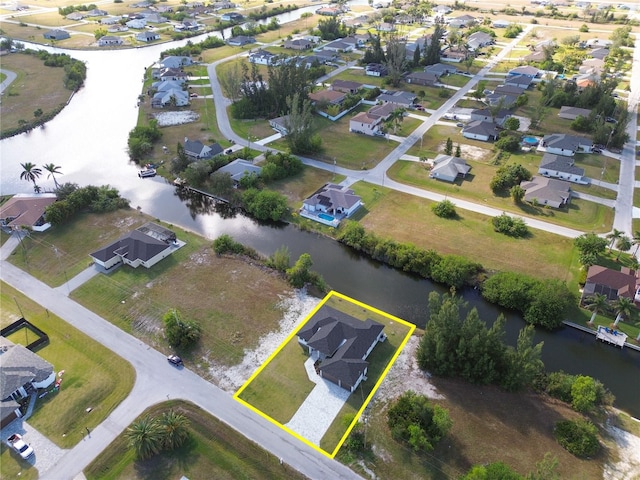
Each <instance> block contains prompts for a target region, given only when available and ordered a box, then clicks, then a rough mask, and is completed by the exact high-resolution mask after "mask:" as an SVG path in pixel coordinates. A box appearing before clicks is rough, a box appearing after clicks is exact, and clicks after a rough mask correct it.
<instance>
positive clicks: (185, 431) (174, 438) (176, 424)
mask: <svg viewBox="0 0 640 480" xmlns="http://www.w3.org/2000/svg"><path fill="white" fill-rule="evenodd" d="M160 425H161V426H162V430H163V444H164V447H165V448H166V449H168V450H173V449H174V448H178V447H180V446H182V445H183V444H184V442H186V441H187V439H188V438H189V419H187V417H185V416H184V415H182V414H180V413H176V412H174V411H173V410H169V411H168V412H165V413H163V414H162V417H161V418H160Z"/></svg>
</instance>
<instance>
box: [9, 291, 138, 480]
mask: <svg viewBox="0 0 640 480" xmlns="http://www.w3.org/2000/svg"><path fill="white" fill-rule="evenodd" d="M1 285H2V293H1V295H0V300H1V304H0V305H1V307H2V308H1V312H2V313H1V314H0V326H1V327H6V326H7V325H9V324H11V323H12V322H14V321H16V320H17V319H18V318H20V316H21V312H20V309H19V308H18V305H19V306H20V308H21V309H22V313H24V315H25V318H26V319H27V320H29V321H30V322H31V323H33V324H34V325H36V326H37V327H38V328H40V329H42V330H43V331H44V332H45V333H47V334H48V335H49V340H50V341H49V343H48V344H46V345H45V346H43V347H41V348H40V349H38V351H37V354H38V355H40V356H41V357H42V358H44V359H45V360H47V361H48V362H49V363H51V364H52V365H53V367H54V369H55V371H56V372H58V371H60V370H64V372H65V373H64V376H63V382H62V387H61V389H60V391H59V392H58V393H51V394H49V395H47V396H46V397H44V398H42V399H39V400H38V401H37V403H36V409H35V411H34V413H33V416H32V417H31V418H30V419H29V423H30V424H31V425H32V426H33V427H35V428H36V429H38V431H40V432H41V433H42V434H44V435H45V436H46V437H47V438H49V439H50V440H51V441H53V442H55V443H56V444H57V445H59V446H60V447H63V448H70V447H72V446H74V445H75V444H76V443H78V442H79V441H80V440H82V438H83V432H84V429H85V428H86V427H89V428H91V429H93V428H94V427H96V426H97V425H99V424H100V423H101V422H102V421H103V420H104V419H105V418H106V417H107V416H108V415H109V414H110V413H111V412H112V411H113V409H114V408H116V406H117V405H118V404H119V403H120V402H121V401H122V400H124V398H125V397H126V396H127V395H128V394H129V392H130V391H131V388H132V387H133V382H134V380H135V371H134V370H133V368H132V367H131V365H130V364H129V363H128V362H126V361H125V360H123V359H122V358H120V357H118V356H117V355H115V354H114V353H113V352H111V351H110V350H108V349H107V348H105V347H103V346H102V345H100V344H99V343H98V342H96V341H95V340H92V339H91V338H89V337H88V336H87V335H85V334H84V333H81V332H80V331H79V330H76V329H75V328H73V327H71V326H70V325H69V324H67V323H66V322H64V321H63V320H62V319H60V318H58V317H57V316H55V315H53V314H52V313H50V312H49V311H48V310H45V309H44V308H42V307H41V306H40V305H38V304H36V303H35V302H33V301H32V300H30V299H29V298H27V297H25V296H24V295H22V294H21V293H20V292H18V291H17V290H14V289H13V288H12V287H10V286H9V285H7V284H5V283H2V284H1ZM22 338H23V339H25V341H24V342H21V343H22V344H23V345H24V344H25V343H26V338H25V337H22ZM18 340H20V336H18V338H15V336H14V337H13V338H12V341H14V342H16V343H17V342H18ZM33 340H34V338H33V337H32V338H30V339H29V341H33ZM87 407H91V408H92V410H91V413H86V412H85V409H86V408H87ZM2 464H3V466H2V469H3V470H4V462H2ZM3 476H4V473H3ZM5 478H9V477H5Z"/></svg>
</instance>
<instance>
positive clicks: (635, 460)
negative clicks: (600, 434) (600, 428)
mask: <svg viewBox="0 0 640 480" xmlns="http://www.w3.org/2000/svg"><path fill="white" fill-rule="evenodd" d="M606 430H607V433H608V434H609V435H611V437H612V438H613V440H614V441H615V442H616V445H617V447H618V456H619V458H620V460H619V461H617V462H610V463H607V464H606V465H605V466H604V475H603V477H604V478H606V479H615V480H634V479H636V480H637V479H638V478H640V437H636V436H635V435H632V434H630V433H629V432H625V431H624V430H621V429H619V428H618V427H615V426H613V425H607V427H606Z"/></svg>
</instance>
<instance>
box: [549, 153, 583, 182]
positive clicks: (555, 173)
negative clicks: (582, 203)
mask: <svg viewBox="0 0 640 480" xmlns="http://www.w3.org/2000/svg"><path fill="white" fill-rule="evenodd" d="M538 173H539V174H540V175H543V176H545V177H554V178H559V179H560V180H568V181H569V182H574V183H582V184H587V183H589V181H588V180H587V179H586V178H585V177H584V168H580V167H576V165H575V162H574V161H573V157H565V156H563V155H555V154H553V153H545V154H544V155H543V156H542V160H540V167H538Z"/></svg>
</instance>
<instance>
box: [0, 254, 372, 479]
mask: <svg viewBox="0 0 640 480" xmlns="http://www.w3.org/2000/svg"><path fill="white" fill-rule="evenodd" d="M0 271H1V272H2V280H3V281H5V282H7V283H8V284H9V285H12V286H13V287H15V288H16V289H18V290H19V291H21V292H22V293H24V294H25V295H27V296H28V297H29V298H31V299H33V300H34V301H35V302H37V303H39V304H40V305H42V306H43V307H44V308H47V309H49V311H51V312H53V313H54V314H56V315H58V316H59V317H60V318H62V319H64V320H65V321H67V322H68V323H69V324H71V325H73V326H74V327H76V328H78V329H79V330H81V331H83V332H84V333H85V334H87V335H89V336H90V337H91V338H93V339H95V340H97V341H98V342H100V343H102V344H103V345H105V346H106V347H107V348H109V349H111V350H112V351H113V352H115V353H116V354H118V355H120V356H121V357H123V358H125V359H127V360H128V361H129V362H130V363H131V364H132V365H133V367H134V368H135V370H136V381H135V385H134V387H133V390H132V391H131V393H130V395H129V396H128V397H127V398H126V399H125V400H124V401H123V402H122V403H121V404H120V405H119V406H118V407H117V408H116V409H115V410H114V411H113V412H112V414H111V415H110V416H109V417H108V418H107V419H106V420H105V421H104V422H103V423H102V424H100V425H99V426H98V427H97V428H95V430H93V431H92V432H91V438H90V439H88V440H86V441H84V442H80V443H79V444H78V445H76V446H75V447H74V448H73V449H71V450H69V451H68V452H67V453H66V454H65V455H64V456H63V457H62V459H61V460H60V461H59V462H58V463H57V464H55V466H53V467H52V468H51V469H49V470H48V471H47V472H41V475H40V478H41V479H43V480H46V479H52V480H59V479H71V478H74V477H75V476H76V475H77V474H78V473H79V472H81V471H82V470H83V469H84V468H85V467H86V466H87V465H88V464H89V463H90V462H91V460H93V459H94V458H95V457H96V456H97V455H98V454H99V453H100V452H101V451H102V450H104V449H105V448H106V447H107V445H109V443H111V441H113V440H114V439H115V438H116V437H117V436H118V435H120V434H121V432H122V431H124V429H125V428H126V427H127V426H128V425H129V424H130V423H131V422H132V421H133V420H134V419H135V418H136V417H137V416H138V415H139V414H140V413H142V411H143V410H144V409H145V408H147V407H148V406H150V405H153V404H155V403H159V402H162V401H164V400H166V399H167V398H168V396H169V397H170V398H183V399H185V400H189V401H191V402H193V403H195V404H196V405H198V406H200V407H201V408H203V409H204V410H205V411H207V412H209V413H210V414H212V415H214V416H216V417H217V418H219V419H220V420H221V421H223V422H225V423H226V424H228V425H230V426H231V427H233V428H234V429H236V430H238V431H239V432H242V434H243V435H244V436H246V437H247V438H249V439H250V440H253V441H254V442H256V443H257V444H258V445H260V446H261V447H262V448H264V449H266V450H268V451H270V452H271V453H273V454H274V455H276V456H277V457H279V458H282V459H283V461H284V462H285V463H287V464H289V465H291V466H292V467H293V468H295V469H296V470H298V471H300V472H302V473H303V474H304V475H307V476H308V477H309V478H313V479H321V478H331V479H333V478H353V479H359V478H360V477H359V476H358V475H357V474H355V473H354V472H353V471H352V470H350V469H349V468H347V467H345V466H344V465H342V464H340V463H338V462H336V461H334V460H330V459H329V458H327V457H325V456H323V455H321V454H319V453H318V452H316V451H315V450H313V449H312V448H311V447H309V446H307V445H305V444H304V443H302V442H300V441H299V440H297V439H296V438H295V437H293V436H291V435H290V434H288V433H287V432H285V431H284V430H282V429H280V428H279V427H277V426H275V425H273V424H272V423H270V422H268V421H267V420H265V419H263V418H262V417H260V416H259V415H257V414H255V413H253V412H252V411H251V410H249V409H247V408H245V407H244V406H242V405H241V404H239V403H238V402H236V401H235V400H233V398H232V397H231V396H230V395H229V394H228V393H226V392H224V391H223V390H221V389H219V388H218V387H216V386H215V385H213V384H211V383H209V382H207V381H205V380H203V379H202V378H201V377H199V376H198V375H196V374H195V373H193V372H191V371H190V370H188V369H176V368H175V367H173V366H171V365H170V364H169V363H168V362H167V360H166V358H165V356H164V355H163V354H161V353H160V352H158V351H156V350H154V349H153V348H151V347H150V346H148V345H146V344H144V343H143V342H141V341H140V340H138V339H136V338H135V337H133V336H131V335H129V334H127V333H125V332H123V331H122V330H120V329H119V328H117V327H115V326H114V325H112V324H111V323H109V322H107V321H106V320H104V319H103V318H101V317H100V316H98V315H96V314H95V313H93V312H91V311H89V310H87V309H86V308H84V307H83V306H81V305H79V304H78V303H76V302H74V301H73V300H71V299H69V298H67V297H66V296H64V295H60V293H59V292H58V291H57V290H55V289H52V288H50V287H48V286H47V285H45V284H44V283H42V282H40V281H38V280H36V279H35V278H33V277H32V276H31V275H29V274H28V273H26V272H24V271H22V270H20V269H18V268H16V267H15V266H13V265H11V264H9V263H7V262H6V261H4V260H2V261H1V262H0Z"/></svg>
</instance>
